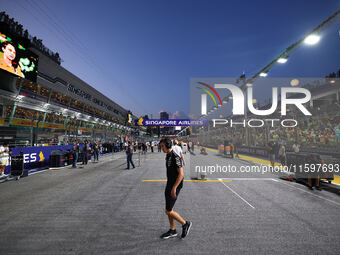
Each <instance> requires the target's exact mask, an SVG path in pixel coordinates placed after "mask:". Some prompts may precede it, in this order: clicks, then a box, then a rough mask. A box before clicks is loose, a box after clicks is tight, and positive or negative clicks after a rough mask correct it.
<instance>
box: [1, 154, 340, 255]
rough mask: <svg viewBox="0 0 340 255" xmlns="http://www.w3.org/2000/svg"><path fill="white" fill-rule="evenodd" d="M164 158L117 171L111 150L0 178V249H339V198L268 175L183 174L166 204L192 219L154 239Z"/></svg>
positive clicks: (159, 224)
mask: <svg viewBox="0 0 340 255" xmlns="http://www.w3.org/2000/svg"><path fill="white" fill-rule="evenodd" d="M136 156H137V155H134V157H135V159H134V160H135V163H136V164H137V165H138V163H137V162H136ZM164 157H165V155H164V154H163V153H153V154H151V153H149V154H148V155H147V156H146V157H145V158H142V160H141V165H140V166H139V167H136V168H135V169H131V170H125V169H124V168H125V167H126V165H125V159H124V155H123V154H116V155H115V156H114V157H112V156H108V157H106V158H105V159H101V161H100V162H99V163H89V165H87V166H86V167H84V168H80V167H78V168H77V169H72V168H69V167H66V168H63V169H59V170H47V171H45V172H43V173H39V174H35V175H32V176H29V177H27V178H23V179H20V180H19V181H8V182H5V183H2V184H0V194H1V195H0V205H1V206H0V215H1V217H0V254H339V250H340V242H339V240H340V238H339V234H340V221H339V211H340V197H339V196H338V195H336V194H333V193H330V192H327V191H321V192H320V191H309V190H308V189H307V188H306V187H305V186H303V185H300V184H297V183H292V182H286V181H283V180H280V179H279V178H277V177H275V176H273V178H266V179H261V178H253V177H251V178H248V179H247V178H243V179H242V178H234V179H228V178H226V179H221V180H223V181H219V179H220V178H225V177H224V176H223V175H218V174H215V175H208V178H209V179H210V180H212V181H210V182H190V181H188V182H185V183H184V187H183V189H182V191H181V193H180V196H179V198H178V200H177V203H176V205H175V208H174V209H175V210H176V211H178V212H179V213H180V214H181V215H182V216H183V217H184V218H185V219H189V220H191V221H192V222H193V226H192V229H191V231H190V234H189V235H188V236H187V238H185V239H184V240H182V239H180V238H172V239H169V240H161V239H160V238H159V236H160V234H162V233H163V232H165V231H167V230H168V229H169V226H168V220H167V217H166V215H165V214H164V207H165V204H164V193H163V192H164V185H165V182H164V181H162V180H163V179H165V162H164ZM189 157H191V158H192V159H193V157H195V160H196V159H197V160H201V161H203V162H205V163H206V164H210V163H211V164H214V163H216V162H220V161H228V163H229V164H233V165H236V166H237V167H240V166H241V165H244V164H249V163H247V162H245V161H242V160H238V159H224V158H221V157H218V156H216V155H215V153H212V152H209V155H208V156H201V155H196V156H189V155H188V154H187V155H186V161H187V163H189V162H190V161H189ZM188 165H189V164H188ZM188 165H187V166H186V167H185V168H184V169H185V170H184V171H185V179H186V180H190V177H191V175H192V174H191V173H190V170H189V166H188ZM143 180H144V181H143ZM145 180H149V181H145ZM150 180H151V181H150ZM176 228H177V230H178V231H179V233H181V226H180V225H178V224H177V225H176Z"/></svg>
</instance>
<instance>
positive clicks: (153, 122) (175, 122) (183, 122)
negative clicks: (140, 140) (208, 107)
mask: <svg viewBox="0 0 340 255" xmlns="http://www.w3.org/2000/svg"><path fill="white" fill-rule="evenodd" d="M207 124H208V121H207V120H191V119H169V120H161V119H146V120H145V119H143V118H142V117H141V118H139V120H136V126H145V127H146V126H161V127H176V126H177V127H178V126H185V127H187V126H204V125H207Z"/></svg>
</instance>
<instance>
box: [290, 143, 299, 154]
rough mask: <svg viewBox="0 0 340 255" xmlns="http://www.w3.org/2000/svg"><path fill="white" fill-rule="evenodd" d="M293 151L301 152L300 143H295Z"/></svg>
mask: <svg viewBox="0 0 340 255" xmlns="http://www.w3.org/2000/svg"><path fill="white" fill-rule="evenodd" d="M292 150H293V152H294V153H299V152H300V145H299V144H298V143H294V144H293V146H292Z"/></svg>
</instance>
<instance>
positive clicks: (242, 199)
mask: <svg viewBox="0 0 340 255" xmlns="http://www.w3.org/2000/svg"><path fill="white" fill-rule="evenodd" d="M219 181H220V182H221V183H222V184H223V185H224V186H226V187H227V188H228V189H229V190H230V191H231V192H233V193H234V194H235V195H236V196H238V197H239V198H241V199H242V200H243V202H245V203H246V204H247V205H249V206H250V207H251V208H253V209H255V207H254V206H252V205H251V204H250V203H249V202H248V201H247V200H245V199H244V198H243V197H241V196H240V195H239V194H238V193H237V192H236V191H234V190H233V189H232V188H230V187H229V186H227V185H226V184H225V183H224V182H222V181H221V179H219Z"/></svg>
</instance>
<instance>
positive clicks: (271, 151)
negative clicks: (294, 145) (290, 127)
mask: <svg viewBox="0 0 340 255" xmlns="http://www.w3.org/2000/svg"><path fill="white" fill-rule="evenodd" d="M267 151H268V155H269V160H270V164H271V165H272V167H274V164H275V143H274V142H273V141H270V142H269V143H268V144H267Z"/></svg>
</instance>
